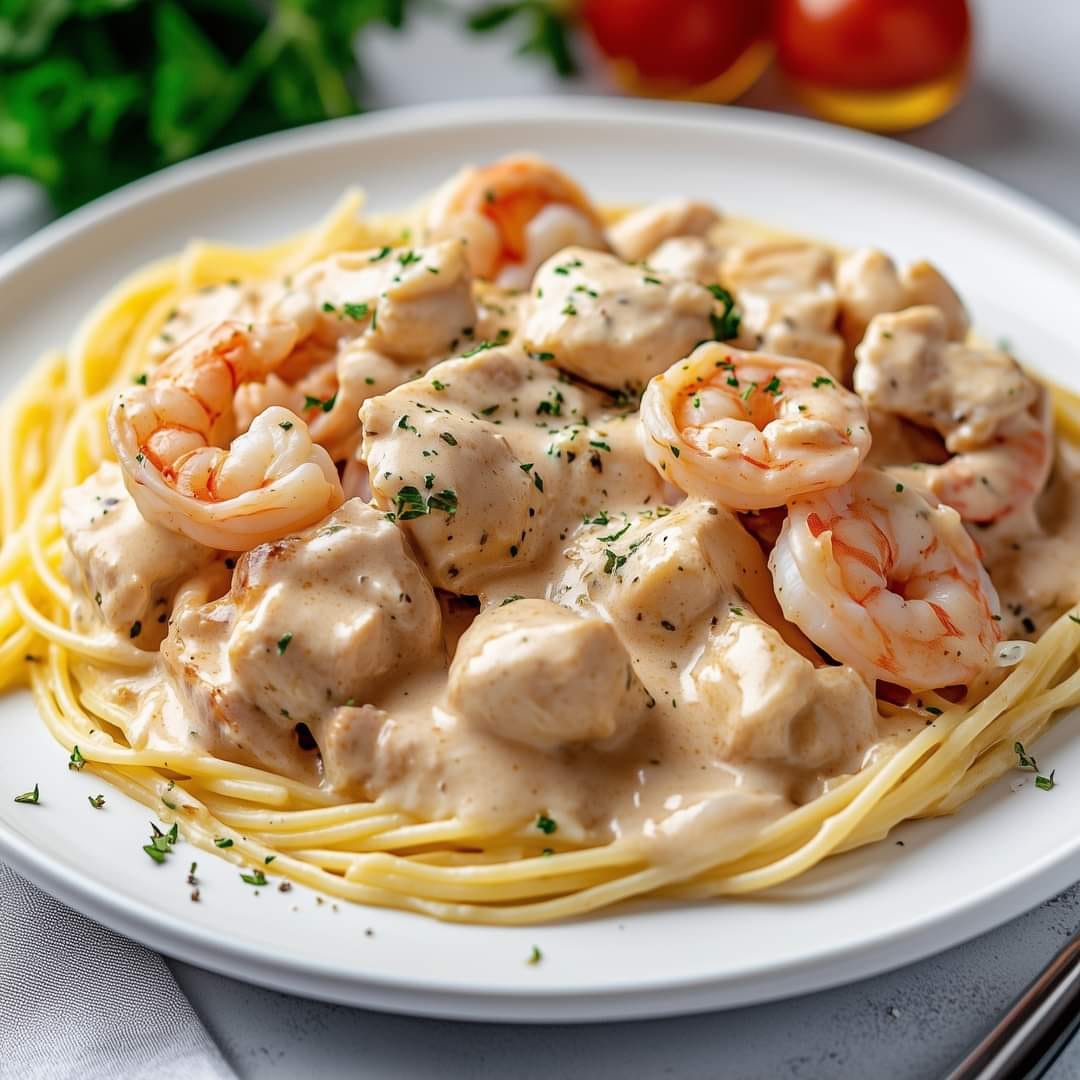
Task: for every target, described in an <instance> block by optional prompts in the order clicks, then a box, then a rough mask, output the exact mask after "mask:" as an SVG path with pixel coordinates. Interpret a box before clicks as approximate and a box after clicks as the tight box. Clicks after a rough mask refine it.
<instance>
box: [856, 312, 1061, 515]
mask: <svg viewBox="0 0 1080 1080" xmlns="http://www.w3.org/2000/svg"><path fill="white" fill-rule="evenodd" d="M948 333H949V324H948V320H947V319H946V317H945V316H944V315H943V313H942V312H941V311H940V309H938V308H937V307H931V306H922V307H913V308H908V309H907V310H906V311H900V312H896V313H895V314H885V315H877V316H875V317H874V318H873V320H872V321H871V323H870V326H869V328H868V329H867V331H866V337H865V338H864V339H863V342H862V344H861V345H860V346H859V347H858V348H857V349H856V350H855V355H856V357H857V358H858V364H857V365H856V368H855V380H854V381H855V389H856V390H857V391H858V393H859V395H860V397H862V398H863V400H864V401H865V402H866V403H867V405H869V406H870V407H871V408H873V409H879V410H881V411H883V412H886V413H892V414H894V415H897V416H901V417H903V418H904V419H905V420H909V421H911V422H912V423H914V424H918V425H919V426H920V427H923V428H928V429H930V430H932V431H936V432H937V433H938V435H940V436H941V437H942V438H943V439H944V441H945V449H946V450H947V451H948V452H949V453H950V454H952V455H953V456H952V457H951V458H950V459H949V460H948V461H947V462H946V463H945V464H943V465H926V466H924V467H922V468H920V469H919V471H918V474H917V475H915V474H909V475H908V477H906V478H907V479H910V481H911V482H912V483H917V484H919V485H920V486H925V487H927V488H928V489H929V490H931V491H933V493H934V494H935V495H937V496H938V498H940V499H941V500H942V501H943V502H946V503H948V504H949V505H950V506H953V507H955V508H956V509H957V510H959V511H960V515H961V516H962V517H963V518H964V520H965V521H975V522H993V521H1000V520H1001V519H1002V518H1004V517H1006V516H1008V515H1010V514H1015V513H1018V512H1023V511H1026V510H1028V509H1030V508H1031V506H1032V505H1033V504H1034V501H1035V499H1036V497H1037V496H1038V494H1039V492H1040V491H1042V489H1043V487H1044V485H1045V484H1046V481H1047V478H1048V477H1049V474H1050V466H1051V464H1052V458H1053V445H1052V439H1051V426H1050V415H1049V408H1048V403H1047V395H1046V393H1045V391H1044V390H1043V389H1042V387H1040V385H1039V384H1038V383H1037V382H1035V380H1034V379H1032V378H1030V377H1029V376H1028V375H1027V374H1026V373H1025V372H1024V370H1023V368H1021V367H1020V365H1019V364H1018V363H1017V362H1016V360H1015V359H1014V358H1013V357H1012V356H1010V355H1008V353H1005V352H1001V351H1000V350H997V349H985V348H977V347H973V346H970V345H962V344H959V343H957V342H954V341H949V340H948Z"/></svg>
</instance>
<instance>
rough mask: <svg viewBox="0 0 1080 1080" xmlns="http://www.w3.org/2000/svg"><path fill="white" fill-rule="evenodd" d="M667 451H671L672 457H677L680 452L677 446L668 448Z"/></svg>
mask: <svg viewBox="0 0 1080 1080" xmlns="http://www.w3.org/2000/svg"><path fill="white" fill-rule="evenodd" d="M668 449H669V450H670V451H671V454H672V457H678V456H679V454H680V452H681V451H680V450H679V448H678V447H677V446H675V445H674V444H672V445H671V446H669V447H668Z"/></svg>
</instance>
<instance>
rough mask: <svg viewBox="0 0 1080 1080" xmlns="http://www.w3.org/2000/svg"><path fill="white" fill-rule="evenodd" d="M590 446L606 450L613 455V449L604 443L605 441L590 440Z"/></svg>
mask: <svg viewBox="0 0 1080 1080" xmlns="http://www.w3.org/2000/svg"><path fill="white" fill-rule="evenodd" d="M589 445H590V446H592V447H594V448H595V449H597V450H606V451H607V452H608V453H611V447H610V446H609V445H608V444H607V443H606V442H604V440H603V439H590V440H589Z"/></svg>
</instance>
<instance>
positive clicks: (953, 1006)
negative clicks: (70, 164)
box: [0, 0, 1080, 1080]
mask: <svg viewBox="0 0 1080 1080" xmlns="http://www.w3.org/2000/svg"><path fill="white" fill-rule="evenodd" d="M975 7H976V8H977V15H978V18H979V38H978V63H977V69H976V75H975V79H974V82H973V85H972V88H971V90H970V92H969V94H968V96H967V97H966V99H965V100H964V102H963V103H962V104H961V105H960V106H959V107H958V108H957V109H955V110H954V111H953V113H951V114H950V115H949V116H948V117H946V118H945V119H943V120H941V121H938V122H937V123H936V124H933V125H931V126H930V127H928V128H926V129H924V130H923V131H921V132H918V133H916V134H914V135H912V136H910V137H909V141H911V142H913V143H915V144H917V145H919V146H922V147H925V148H926V149H929V150H933V151H935V152H937V153H940V154H944V155H946V156H949V157H952V158H955V159H957V160H959V161H962V162H965V163H966V164H968V165H970V166H972V167H973V168H976V169H979V170H980V171H982V172H985V173H989V174H990V175H992V176H995V177H998V178H999V179H1001V180H1004V181H1005V182H1006V183H1009V184H1011V185H1013V186H1014V187H1016V188H1018V189H1020V190H1022V191H1024V192H1026V193H1028V194H1029V195H1031V196H1033V197H1035V198H1037V199H1039V200H1040V201H1042V202H1044V203H1046V204H1048V205H1049V206H1051V207H1053V208H1054V209H1056V210H1057V211H1058V212H1060V213H1061V214H1063V215H1064V216H1066V217H1068V218H1070V219H1071V220H1073V221H1074V222H1077V223H1080V108H1078V104H1080V63H1078V62H1077V57H1076V45H1077V43H1080V4H1077V3H1076V2H1075V0H1024V2H1022V3H1018V2H1016V0H981V2H980V3H976V4H975ZM509 51H510V50H509V48H508V46H507V43H506V42H505V41H499V40H483V41H477V40H466V39H464V38H462V37H461V36H460V35H458V34H457V33H456V32H454V31H453V30H451V29H448V28H447V27H446V26H445V25H443V24H441V23H437V22H434V21H428V20H423V21H421V22H420V24H419V25H417V26H415V27H414V29H412V30H411V31H410V32H409V33H408V34H406V35H395V34H390V33H386V34H379V35H372V36H371V37H370V38H369V40H368V41H367V43H366V45H365V48H364V59H365V64H366V70H367V72H368V77H369V80H370V83H371V88H370V93H369V98H370V99H371V100H372V102H373V103H374V104H378V105H395V104H405V103H410V102H416V101H425V100H432V99H447V98H467V97H481V96H507V95H514V94H535V93H543V92H548V91H553V92H574V91H576V90H594V91H595V90H597V89H603V86H602V85H601V84H600V83H598V82H597V81H595V80H594V81H592V82H589V81H583V82H582V83H580V84H578V85H577V86H570V87H566V86H561V85H560V84H558V83H557V82H555V80H554V79H552V78H551V77H549V76H548V75H547V74H546V72H544V71H543V70H542V69H540V68H539V67H536V68H533V67H530V66H529V65H527V64H522V63H510V62H509V61H508V59H507V58H508V55H509ZM776 101H777V88H776V87H775V86H774V85H771V84H770V83H768V82H766V83H765V84H763V85H760V86H759V87H757V88H755V89H754V91H752V92H751V95H750V97H749V99H748V100H747V102H746V103H747V104H751V105H770V104H775V103H776ZM3 197H4V206H3V209H4V210H7V211H9V212H13V213H14V218H15V220H12V214H11V213H7V214H5V213H0V219H6V224H5V223H0V243H2V242H3V241H5V240H7V241H8V242H11V241H12V240H14V239H15V238H16V237H17V236H18V235H22V234H25V233H26V232H28V231H30V229H32V228H33V227H34V226H35V225H36V224H38V223H40V221H41V220H42V218H41V208H40V205H39V204H37V203H36V202H35V200H34V199H33V197H32V196H28V195H27V194H26V193H25V192H22V191H18V190H16V191H12V190H10V188H6V190H5V191H4V192H3ZM1002 288H1003V290H1005V291H1007V289H1008V270H1007V268H1005V267H1003V268H1002ZM1064 779H1065V778H1063V780H1064ZM1017 858H1023V853H1022V852H1018V853H1017ZM957 872H958V873H962V868H960V867H958V868H957ZM1078 925H1080V887H1078V888H1074V889H1071V890H1069V891H1068V892H1066V893H1064V894H1063V895H1062V896H1059V897H1057V898H1056V899H1054V900H1052V901H1050V902H1049V903H1047V904H1044V905H1043V906H1042V907H1040V908H1038V909H1037V910H1035V911H1033V912H1031V913H1029V914H1028V915H1026V916H1024V917H1023V918H1021V919H1018V920H1016V921H1015V922H1013V923H1010V924H1008V925H1007V926H1004V927H1002V928H1000V929H999V930H996V931H994V932H992V933H989V934H986V935H984V936H982V937H980V938H978V939H976V940H974V941H972V942H969V943H968V944H966V945H962V946H959V947H957V948H955V949H952V950H950V951H949V952H947V953H944V954H942V955H941V956H938V957H934V958H932V959H930V960H926V961H923V962H921V963H919V964H915V965H912V966H910V967H907V968H904V969H902V970H900V971H898V972H894V973H892V974H887V975H883V976H880V977H878V978H875V979H870V980H866V981H863V982H860V983H855V984H853V985H851V986H848V987H843V988H840V989H836V990H831V991H827V992H823V993H819V994H815V995H812V996H808V997H804V998H797V999H794V1000H791V1001H787V1002H779V1003H776V1004H771V1005H764V1006H758V1007H755V1008H749V1009H740V1010H735V1011H732V1012H727V1013H717V1014H709V1015H705V1016H697V1017H687V1018H682V1019H674V1020H662V1021H651V1022H640V1021H639V1022H636V1023H632V1024H602V1025H594V1026H590V1027H552V1026H542V1027H524V1026H513V1025H502V1026H500V1025H481V1024H461V1023H451V1022H442V1021H434V1020H413V1019H409V1018H402V1017H392V1016H385V1015H381V1014H378V1013H373V1012H365V1011H363V1010H359V1009H348V1008H342V1007H338V1006H330V1005H322V1004H319V1003H315V1002H309V1001H304V1000H301V999H299V998H294V997H291V996H287V995H282V994H275V993H273V992H270V991H266V990H260V989H256V988H254V987H250V986H247V985H245V984H243V983H240V982H237V981H234V980H232V979H227V978H223V977H221V976H218V975H213V974H211V973H209V972H206V971H202V970H200V969H197V968H193V967H191V966H189V965H187V964H181V963H173V964H172V965H171V966H172V967H173V970H174V971H175V972H176V975H177V978H178V979H179V981H180V983H181V985H182V986H183V987H184V989H185V990H186V991H187V993H188V995H189V996H190V998H191V1000H192V1002H193V1004H194V1005H195V1008H196V1009H197V1010H198V1012H199V1013H200V1015H201V1016H202V1017H203V1019H204V1020H205V1022H206V1024H207V1026H208V1027H209V1028H210V1030H211V1033H212V1034H213V1035H214V1036H215V1038H216V1039H217V1040H218V1042H219V1044H220V1045H221V1047H222V1049H223V1051H224V1052H225V1054H226V1056H227V1057H228V1058H229V1060H230V1061H231V1062H232V1063H233V1064H234V1065H235V1067H236V1069H237V1071H238V1072H239V1073H240V1074H241V1075H242V1076H245V1077H247V1076H258V1077H260V1078H261V1077H268V1078H277V1077H283V1078H284V1077H290V1078H291V1077H297V1076H310V1077H328V1078H332V1077H337V1076H350V1077H394V1078H400V1080H410V1078H413V1077H417V1078H419V1077H431V1076H439V1077H446V1078H457V1077H477V1078H484V1077H515V1078H517V1077H520V1078H522V1080H527V1078H529V1077H538V1078H539V1077H543V1078H545V1080H550V1078H551V1077H560V1078H563V1077H565V1078H575V1077H583V1078H584V1077H588V1078H591V1080H606V1078H608V1077H611V1078H615V1077H618V1078H620V1080H622V1078H627V1077H673V1078H677V1080H690V1078H697V1077H718V1076H723V1077H739V1078H753V1077H762V1078H788V1077H791V1078H795V1077H813V1078H817V1077H829V1078H846V1077H852V1078H862V1077H870V1076H874V1077H889V1078H892V1077H898V1078H900V1077H911V1078H923V1077H931V1076H935V1075H940V1074H941V1073H943V1072H944V1070H945V1069H946V1068H947V1067H948V1066H949V1065H950V1064H951V1063H953V1062H954V1061H955V1060H956V1059H957V1058H958V1057H959V1056H960V1055H961V1054H962V1053H963V1051H964V1050H965V1049H966V1048H967V1047H968V1046H969V1045H970V1044H971V1043H972V1042H973V1041H974V1040H975V1039H976V1038H977V1037H978V1036H979V1035H980V1034H981V1033H982V1032H983V1031H985V1030H986V1029H987V1028H988V1027H989V1026H991V1024H992V1023H993V1022H994V1021H995V1019H996V1018H997V1017H998V1016H999V1015H1000V1014H1001V1012H1002V1011H1003V1010H1004V1008H1005V1007H1006V1006H1007V1005H1008V1003H1009V1002H1010V1000H1011V999H1012V998H1013V997H1015V995H1016V994H1018V993H1019V992H1020V990H1021V989H1022V988H1023V987H1024V986H1025V985H1026V983H1027V982H1028V981H1029V980H1030V979H1031V978H1032V977H1033V976H1034V975H1035V974H1036V973H1037V972H1038V971H1039V970H1040V969H1041V967H1042V966H1043V965H1044V964H1045V963H1046V962H1047V961H1048V960H1049V959H1050V958H1051V956H1052V955H1053V954H1054V953H1055V952H1056V950H1057V949H1058V948H1060V946H1061V945H1062V944H1063V943H1064V941H1065V940H1066V938H1067V937H1068V936H1069V935H1070V934H1072V933H1073V932H1074V931H1075V930H1076V929H1077V926H1078ZM1051 1076H1052V1077H1053V1080H1066V1078H1073V1077H1077V1078H1080V1041H1078V1042H1076V1043H1074V1045H1073V1046H1071V1047H1070V1048H1069V1049H1067V1050H1066V1052H1065V1053H1064V1055H1063V1056H1062V1057H1061V1058H1060V1059H1059V1061H1058V1062H1057V1064H1056V1065H1055V1066H1054V1069H1053V1070H1052V1073H1051Z"/></svg>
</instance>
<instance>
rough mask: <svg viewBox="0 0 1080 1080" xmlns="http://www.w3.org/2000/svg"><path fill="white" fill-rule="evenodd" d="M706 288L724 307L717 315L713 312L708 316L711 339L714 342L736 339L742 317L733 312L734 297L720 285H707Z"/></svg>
mask: <svg viewBox="0 0 1080 1080" xmlns="http://www.w3.org/2000/svg"><path fill="white" fill-rule="evenodd" d="M706 288H708V290H709V292H711V293H712V294H713V296H715V297H716V299H717V300H719V301H720V303H721V304H723V305H724V310H723V311H722V312H721V313H720V314H719V315H717V314H716V312H715V311H713V312H710V314H709V323H710V324H711V325H712V332H713V339H714V340H716V341H729V340H730V339H731V338H733V337H738V336H739V324H740V323H741V322H742V316H741V315H740V314H739V313H738V312H737V311H736V310H735V297H734V296H732V295H731V293H729V292H728V291H727V289H725V288H724V287H723V286H722V285H708V286H706Z"/></svg>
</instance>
